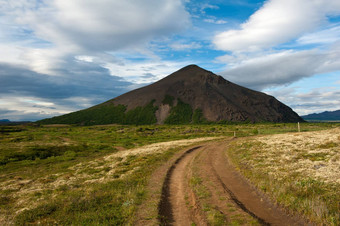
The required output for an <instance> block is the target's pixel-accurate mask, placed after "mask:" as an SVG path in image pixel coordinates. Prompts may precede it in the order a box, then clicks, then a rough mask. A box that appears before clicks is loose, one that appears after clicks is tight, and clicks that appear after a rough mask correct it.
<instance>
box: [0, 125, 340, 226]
mask: <svg viewBox="0 0 340 226" xmlns="http://www.w3.org/2000/svg"><path fill="white" fill-rule="evenodd" d="M338 127H339V124H334V123H321V124H311V123H304V124H302V132H301V133H296V131H297V125H296V124H230V125H218V124H213V125H178V126H169V125H167V126H162V125H158V126H157V125H154V126H121V125H105V126H88V127H78V126H67V125H48V126H34V125H25V126H5V127H1V129H0V131H1V133H0V224H1V225H10V224H15V225H24V224H39V223H40V224H63V225H64V224H74V225H79V224H118V225H119V224H136V222H143V221H144V222H145V221H146V222H147V221H148V220H150V222H157V221H158V220H159V218H160V216H159V212H157V211H158V210H159V202H160V200H158V199H157V198H152V197H158V198H159V197H160V196H161V192H162V191H161V190H162V185H163V181H164V180H165V179H166V176H165V174H164V175H163V174H160V175H161V176H160V177H158V179H157V180H158V183H157V186H159V187H157V186H155V189H153V190H150V189H149V186H150V181H152V178H153V175H154V174H155V172H157V170H159V169H160V168H161V167H164V166H168V167H170V166H171V164H169V162H171V161H172V159H174V158H175V156H176V155H179V153H181V152H183V150H186V149H189V148H190V147H197V146H199V145H203V144H205V143H207V142H217V140H224V139H230V138H232V137H233V136H234V134H235V135H236V137H237V139H232V141H231V142H228V144H225V147H223V150H224V151H225V155H226V156H228V158H230V160H231V162H232V163H233V164H234V166H235V168H236V169H237V170H239V171H240V172H242V174H243V175H244V177H245V178H248V179H247V180H249V181H250V182H251V183H253V184H254V185H255V186H256V187H257V188H258V189H259V190H261V191H262V192H263V193H265V194H266V195H268V196H269V197H270V198H271V199H272V200H274V202H275V203H278V204H279V205H282V206H285V207H284V208H287V211H288V212H289V211H292V212H294V213H296V212H297V213H299V215H302V216H303V217H304V218H306V219H308V220H312V221H313V222H316V223H320V224H321V223H325V224H330V225H332V224H333V225H336V224H337V223H338V222H339V215H338V213H336V211H337V210H339V200H336V199H334V197H339V196H340V195H339V190H338V189H337V186H338V185H339V178H338V176H339V168H338V167H339V146H340V145H339V143H340V140H339V136H340V134H339V129H337V128H338ZM311 131H312V132H311ZM273 134H274V135H273ZM275 134H277V135H275ZM214 140H216V141H214ZM195 159H196V160H197V161H198V162H199V157H196V158H195ZM196 160H193V165H192V166H193V167H198V168H200V167H199V164H194V163H195V161H196ZM197 161H196V162H197ZM282 167H283V168H282ZM165 172H166V170H165ZM192 172H193V173H192V175H191V176H190V177H188V178H187V179H188V180H189V182H190V183H189V189H191V190H192V191H193V194H196V193H198V194H196V195H195V197H196V201H197V203H198V204H197V205H196V206H197V208H198V210H200V211H201V212H200V215H201V216H202V219H206V220H204V222H206V223H209V224H213V225H219V224H225V223H226V222H229V223H231V222H233V224H236V225H246V224H248V223H249V222H253V223H254V224H256V222H257V220H256V218H254V217H253V216H251V215H249V214H247V213H244V211H243V212H242V211H241V210H239V209H238V208H239V207H237V206H235V203H233V202H227V204H226V205H229V207H228V208H229V210H231V211H229V213H228V214H229V216H233V217H231V218H230V217H223V216H222V215H223V214H222V215H221V213H220V212H216V210H215V209H214V208H209V205H208V204H209V202H210V201H204V200H205V199H206V200H208V199H207V198H208V197H213V194H210V195H209V194H208V193H209V192H207V194H205V193H204V191H206V190H207V188H208V187H209V186H210V185H209V184H208V185H205V184H204V183H200V182H199V181H200V180H201V179H202V178H203V176H204V175H199V174H197V175H196V174H195V172H198V173H199V172H200V171H199V170H193V171H192ZM250 172H251V173H250ZM306 175H308V177H307V176H306ZM283 184H284V185H286V186H282V185H283ZM204 186H206V187H204ZM202 187H203V188H202ZM202 189H203V190H202ZM299 189H300V190H301V191H300V190H299ZM290 190H292V191H293V192H290ZM202 191H203V195H202ZM153 193H154V194H153ZM200 193H201V194H200ZM204 194H205V195H204ZM283 194H287V195H288V197H285V196H283ZM150 197H151V198H150ZM197 197H198V198H197ZM221 197H222V196H221ZM332 197H333V198H332ZM184 198H185V197H184ZM327 200H328V201H330V200H331V202H330V203H329V202H328V201H327ZM220 201H221V200H220ZM188 202H189V201H188ZM205 202H207V203H208V204H207V205H205V206H204V205H203V204H204V203H205ZM146 205H147V208H149V209H153V210H154V215H151V216H143V214H141V213H142V212H141V211H140V208H141V207H143V208H144V207H145V206H146ZM210 206H211V205H210ZM309 207H310V208H309ZM234 209H235V211H232V210H234ZM218 213H220V214H218ZM233 213H237V214H240V215H237V214H233Z"/></svg>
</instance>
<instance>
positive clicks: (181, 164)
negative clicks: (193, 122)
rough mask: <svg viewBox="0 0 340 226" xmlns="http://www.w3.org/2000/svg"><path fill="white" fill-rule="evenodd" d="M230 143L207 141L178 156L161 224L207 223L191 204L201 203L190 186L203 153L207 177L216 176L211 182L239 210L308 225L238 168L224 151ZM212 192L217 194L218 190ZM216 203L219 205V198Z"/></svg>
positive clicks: (166, 186) (269, 220)
mask: <svg viewBox="0 0 340 226" xmlns="http://www.w3.org/2000/svg"><path fill="white" fill-rule="evenodd" d="M228 142H229V141H222V142H221V141H220V142H210V143H206V144H203V145H201V146H197V147H194V148H191V149H189V150H187V151H186V152H184V153H183V154H182V155H181V156H180V157H179V158H178V159H176V161H175V162H174V163H173V164H172V165H171V167H170V168H169V169H168V171H167V173H166V176H165V180H164V183H163V185H162V194H161V200H160V202H159V204H158V215H159V217H158V220H159V223H160V224H161V225H190V224H191V223H193V222H194V223H195V224H196V225H206V222H205V220H202V216H200V215H198V214H197V212H199V211H197V207H195V208H196V212H195V211H193V210H192V209H190V208H189V206H188V203H191V204H192V203H199V200H190V198H191V199H193V198H194V199H195V197H194V196H195V195H192V191H191V190H190V188H189V186H188V180H189V178H188V175H187V174H188V172H191V171H192V167H193V164H189V163H190V162H192V161H193V159H194V157H195V156H198V154H200V153H201V154H202V155H203V156H204V157H203V158H202V159H203V160H202V161H201V162H200V164H202V165H200V167H201V168H202V169H204V170H203V171H202V176H203V178H204V177H205V178H206V179H208V178H209V177H212V178H210V179H213V180H211V181H214V185H215V186H219V187H220V190H221V191H222V190H223V191H224V193H225V194H226V195H227V196H228V197H229V199H230V201H232V202H234V203H235V204H236V206H238V207H237V208H239V209H240V210H239V211H241V212H242V211H243V212H244V213H245V214H248V215H250V216H251V217H253V218H255V219H256V220H257V221H258V222H259V223H260V224H262V225H308V223H306V222H305V221H303V220H302V219H301V218H297V217H292V216H290V215H288V214H287V213H286V212H285V211H284V210H283V209H281V208H279V207H277V206H276V205H275V204H273V203H272V202H271V201H270V200H269V199H268V198H267V197H265V196H264V195H263V194H260V193H259V192H258V191H257V190H256V189H255V188H254V187H253V186H252V185H251V184H249V183H248V182H247V181H246V180H245V179H244V178H243V176H241V175H240V174H239V173H238V172H237V171H236V170H235V169H234V167H233V166H232V165H231V164H230V163H229V161H228V158H227V156H226V155H225V153H224V150H225V149H226V148H227V145H228ZM198 150H199V151H198ZM189 167H190V168H189ZM188 168H189V169H188ZM205 171H206V172H205ZM209 181H210V180H209ZM212 192H213V193H214V197H216V195H217V194H215V193H216V190H215V191H212ZM189 196H190V197H189ZM215 204H216V205H215V206H216V207H217V206H218V204H217V202H216V199H215ZM224 205H225V204H224ZM198 209H199V207H198ZM220 213H223V214H224V215H225V216H226V217H228V216H227V215H226V214H225V213H226V212H223V211H220ZM203 218H204V217H203Z"/></svg>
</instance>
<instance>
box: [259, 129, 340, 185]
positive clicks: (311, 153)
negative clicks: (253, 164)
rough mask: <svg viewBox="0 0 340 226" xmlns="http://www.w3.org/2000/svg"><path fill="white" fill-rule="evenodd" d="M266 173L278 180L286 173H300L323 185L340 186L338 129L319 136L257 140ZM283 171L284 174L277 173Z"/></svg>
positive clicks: (317, 134) (269, 137)
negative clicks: (339, 184)
mask: <svg viewBox="0 0 340 226" xmlns="http://www.w3.org/2000/svg"><path fill="white" fill-rule="evenodd" d="M255 140H256V141H258V142H260V143H261V144H262V148H261V149H263V150H265V152H264V153H263V155H265V156H266V158H267V161H269V162H272V163H273V164H272V165H271V166H268V172H269V173H272V174H274V175H276V179H279V178H281V176H282V175H284V174H285V172H286V171H295V172H299V173H301V174H303V175H305V176H309V177H312V178H318V179H320V180H322V181H324V182H335V183H340V128H336V129H332V130H324V131H318V132H305V133H293V134H277V135H272V136H265V137H258V138H256V139H255ZM282 167H284V169H285V170H284V171H280V170H279V169H280V168H282Z"/></svg>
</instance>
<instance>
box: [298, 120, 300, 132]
mask: <svg viewBox="0 0 340 226" xmlns="http://www.w3.org/2000/svg"><path fill="white" fill-rule="evenodd" d="M298 132H299V133H300V122H298Z"/></svg>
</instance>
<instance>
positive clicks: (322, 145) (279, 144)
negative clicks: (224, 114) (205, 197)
mask: <svg viewBox="0 0 340 226" xmlns="http://www.w3.org/2000/svg"><path fill="white" fill-rule="evenodd" d="M228 154H229V155H230V157H231V158H232V160H233V162H234V163H235V164H236V165H237V166H238V168H239V169H240V170H241V171H242V172H243V173H244V175H245V176H246V177H247V178H249V179H250V180H251V181H252V182H253V183H254V184H256V186H258V187H259V188H260V189H262V190H263V191H264V192H266V193H268V194H269V195H270V196H272V198H274V199H276V200H277V201H278V202H279V203H280V204H282V205H284V206H286V207H287V208H288V209H290V210H291V211H292V212H296V211H298V212H300V213H301V214H303V215H305V216H306V217H307V218H309V219H310V220H312V221H314V222H316V223H317V224H325V225H339V224H340V189H339V187H340V128H335V129H331V130H323V131H316V132H303V133H287V134H277V135H270V136H258V137H255V138H248V139H244V140H238V141H236V142H235V143H234V144H233V145H232V146H231V147H230V149H229V150H228Z"/></svg>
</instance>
